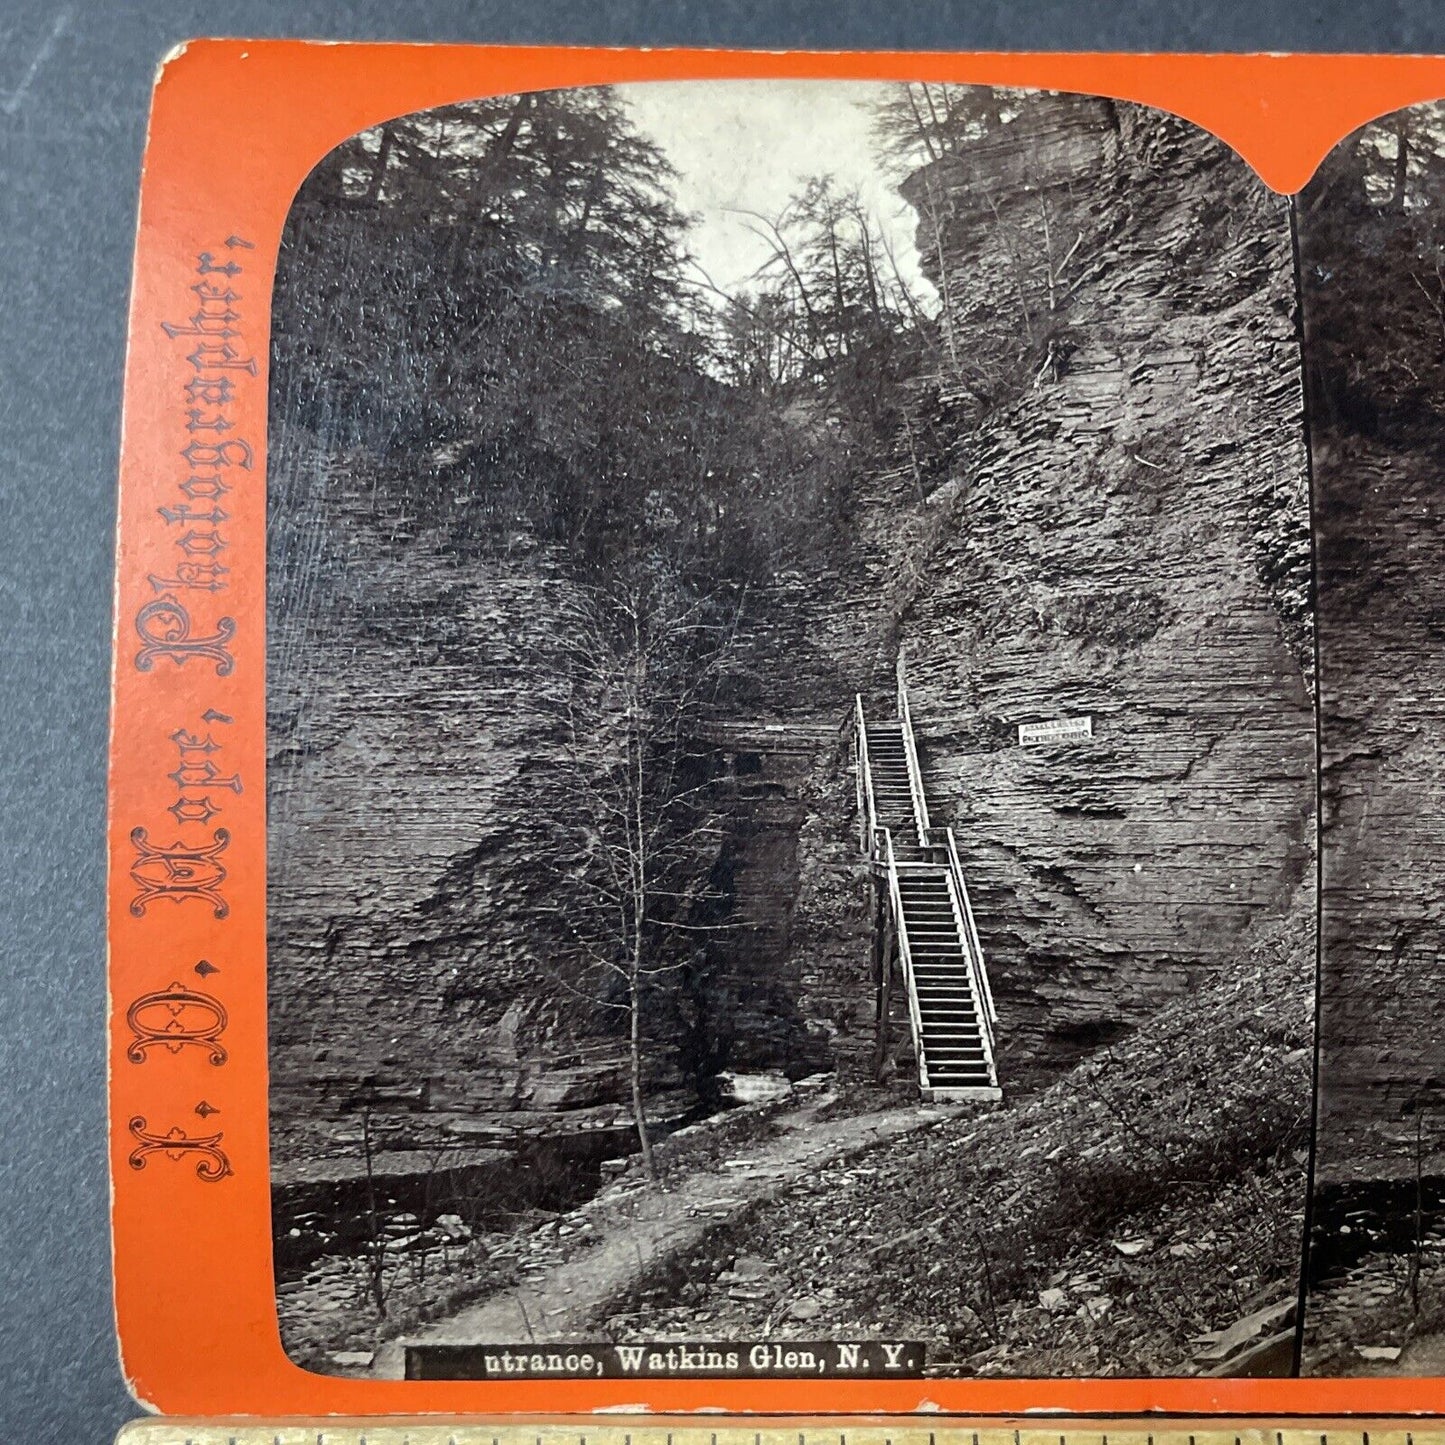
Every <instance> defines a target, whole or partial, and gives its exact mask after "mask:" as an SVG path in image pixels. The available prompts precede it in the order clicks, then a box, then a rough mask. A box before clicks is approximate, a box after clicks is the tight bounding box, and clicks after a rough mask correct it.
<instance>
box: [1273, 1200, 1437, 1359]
mask: <svg viewBox="0 0 1445 1445" xmlns="http://www.w3.org/2000/svg"><path fill="white" fill-rule="evenodd" d="M1300 1373H1301V1374H1304V1375H1439V1374H1442V1373H1445V1229H1442V1228H1441V1227H1439V1226H1436V1227H1435V1228H1433V1229H1432V1230H1431V1231H1430V1232H1429V1234H1428V1235H1427V1237H1426V1238H1425V1239H1424V1241H1423V1242H1422V1246H1421V1250H1420V1258H1419V1260H1418V1261H1417V1260H1416V1259H1415V1256H1414V1253H1413V1252H1411V1253H1408V1254H1391V1253H1377V1254H1368V1255H1366V1256H1365V1257H1364V1258H1363V1259H1361V1260H1360V1261H1359V1262H1358V1263H1357V1264H1356V1265H1355V1266H1354V1267H1353V1268H1352V1269H1351V1270H1350V1271H1349V1272H1348V1273H1347V1274H1346V1275H1344V1277H1343V1278H1341V1279H1337V1280H1331V1281H1330V1282H1328V1283H1327V1284H1325V1285H1323V1286H1321V1287H1319V1288H1317V1289H1316V1290H1315V1291H1314V1292H1313V1293H1312V1294H1311V1295H1310V1299H1309V1307H1308V1309H1307V1310H1306V1312H1305V1330H1304V1347H1303V1352H1302V1355H1301V1360H1300Z"/></svg>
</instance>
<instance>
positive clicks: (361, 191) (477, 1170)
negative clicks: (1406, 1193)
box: [267, 81, 1441, 1379]
mask: <svg viewBox="0 0 1445 1445" xmlns="http://www.w3.org/2000/svg"><path fill="white" fill-rule="evenodd" d="M1402 143H1403V142H1402ZM1412 144H1414V142H1412ZM1415 154H1416V152H1413V151H1412V155H1415ZM1432 154H1433V153H1432ZM1419 155H1422V156H1423V150H1422V151H1421V152H1419ZM1368 159H1369V160H1370V163H1371V164H1372V165H1374V166H1375V170H1376V171H1378V172H1380V174H1385V173H1386V172H1388V170H1389V165H1388V147H1387V146H1386V145H1385V144H1384V142H1381V143H1380V144H1379V145H1378V146H1376V148H1375V150H1374V151H1372V152H1371V154H1370V157H1369V158H1368ZM1381 167H1383V171H1381V169H1380V168H1381ZM1428 169H1429V167H1428V163H1427V162H1426V161H1425V160H1418V159H1417V160H1412V161H1411V163H1410V165H1409V166H1407V170H1408V171H1409V175H1410V177H1411V178H1412V181H1411V183H1413V178H1414V176H1415V175H1416V172H1417V171H1419V172H1420V173H1421V175H1422V176H1423V175H1424V174H1425V173H1426V171H1427V170H1428ZM1429 174H1430V175H1432V176H1433V175H1434V172H1433V171H1429ZM1386 180H1388V176H1386ZM1422 183H1423V182H1422ZM1371 184H1372V185H1374V186H1375V188H1376V189H1378V187H1379V185H1380V184H1382V182H1381V180H1380V175H1378V174H1377V175H1375V178H1374V180H1373V181H1372V182H1371ZM1384 204H1385V203H1383V202H1380V201H1379V199H1378V198H1377V197H1374V196H1373V193H1372V198H1371V200H1370V205H1371V206H1373V207H1374V208H1375V209H1376V210H1380V209H1381V208H1382V206H1384ZM1332 214H1333V213H1332V212H1329V211H1328V208H1327V209H1326V210H1325V211H1322V212H1321V213H1320V216H1318V217H1316V218H1315V220H1314V221H1313V222H1312V223H1311V224H1312V225H1313V226H1315V227H1316V228H1317V235H1318V242H1317V244H1318V245H1324V244H1325V240H1326V238H1325V233H1324V231H1323V230H1318V228H1321V227H1323V226H1324V225H1325V223H1326V220H1327V219H1328V217H1329V216H1330V215H1332ZM1354 214H1355V213H1354V212H1351V213H1350V215H1351V217H1352V218H1354ZM1417 215H1418V213H1417V211H1416V210H1414V209H1412V208H1411V206H1410V205H1409V204H1407V205H1406V206H1405V207H1404V210H1403V212H1398V213H1397V212H1391V213H1390V214H1389V215H1388V216H1386V217H1385V224H1386V225H1387V228H1388V227H1389V226H1401V225H1406V224H1411V225H1413V224H1414V223H1415V220H1416V219H1417ZM1402 217H1403V219H1402ZM1292 219H1293V218H1292V214H1291V204H1290V202H1289V200H1288V199H1287V198H1285V197H1282V196H1280V195H1277V194H1275V193H1273V192H1271V191H1270V190H1268V189H1267V188H1266V187H1265V186H1264V185H1263V184H1262V183H1261V182H1260V180H1259V179H1258V177H1257V176H1256V175H1255V174H1254V173H1253V172H1252V171H1251V170H1250V169H1249V168H1248V166H1247V165H1246V164H1245V163H1244V162H1243V161H1242V160H1240V159H1239V158H1238V157H1237V156H1236V155H1235V154H1234V153H1233V152H1232V151H1231V150H1230V149H1229V148H1228V147H1226V146H1225V145H1224V144H1223V143H1221V142H1220V141H1218V140H1216V139H1214V138H1212V137H1211V136H1210V135H1208V134H1207V133H1206V132H1204V131H1202V130H1200V129H1198V128H1196V127H1194V126H1192V125H1190V124H1188V123H1186V122H1185V121H1183V120H1180V119H1179V118H1177V117H1174V116H1171V115H1169V114H1166V113H1163V112H1160V111H1154V110H1149V109H1145V108H1141V107H1138V106H1134V105H1130V104H1125V103H1122V102H1114V101H1110V100H1107V99H1102V98H1096V97H1090V96H1079V95H1058V94H1050V93H1045V92H1037V91H1030V92H1024V91H1006V90H997V89H989V88H985V87H968V86H959V85H952V84H948V85H944V84H939V83H927V84H924V83H912V84H904V83H889V84H881V83H879V84H874V83H868V84H863V83H852V82H846V83H845V82H838V81H809V82H802V81H797V82H783V81H728V82H710V81H686V82H675V83H674V82H667V83H663V82H653V83H647V84H637V85H621V86H614V87H610V88H594V89H577V90H566V91H546V92H536V93H529V94H517V95H497V96H489V97H487V98H484V99H478V100H473V101H469V102H466V103H463V104H458V105H452V106H448V107H446V108H442V109H436V110H429V111H425V112H421V113H417V114H412V115H405V116H399V117H397V118H395V119H392V120H388V121H387V122H385V123H384V124H380V125H377V126H375V127H374V128H372V129H370V130H367V131H365V132H362V133H360V134H357V135H355V136H354V137H352V138H351V139H349V140H347V141H346V142H345V143H344V144H342V145H340V146H339V147H337V148H336V149H335V150H333V151H332V152H331V153H330V154H328V155H327V156H326V157H325V158H324V159H322V160H321V161H320V163H319V164H318V165H317V166H316V167H315V169H314V170H313V171H312V172H311V174H310V175H309V177H308V178H307V180H306V182H305V184H304V185H303V186H302V188H301V190H300V192H299V193H298V195H297V196H296V198H295V201H294V204H293V205H292V208H291V211H290V214H289V217H288V220H287V223H286V228H285V233H284V238H283V244H282V248H281V254H280V260H279V267H278V273H277V277H276V290H275V300H274V308H273V329H272V339H271V371H270V421H269V441H268V476H267V489H268V490H267V499H268V509H269V515H268V557H267V588H268V592H267V669H268V674H267V689H268V737H267V801H268V910H269V917H268V965H267V967H268V1008H269V1034H270V1039H269V1048H270V1130H271V1163H272V1190H271V1193H272V1208H273V1234H274V1261H275V1273H276V1294H277V1304H278V1312H279V1318H280V1325H281V1333H282V1339H283V1341H284V1344H285V1346H286V1349H287V1351H288V1353H289V1354H290V1356H291V1357H292V1358H293V1359H294V1360H295V1361H297V1362H298V1363H300V1364H302V1365H304V1366H305V1367H307V1368H308V1369H312V1370H317V1371H322V1372H328V1373H336V1374H348V1375H357V1376H366V1377H382V1378H413V1379H438V1378H458V1377H469V1378H493V1377H497V1376H508V1375H509V1374H513V1375H514V1374H516V1373H518V1372H520V1373H521V1374H523V1375H525V1376H526V1377H528V1378H538V1377H555V1376H556V1375H557V1374H558V1373H559V1372H560V1373H561V1374H564V1375H565V1374H568V1372H569V1371H574V1370H575V1372H576V1373H577V1374H578V1375H579V1376H585V1375H588V1374H595V1373H597V1372H599V1371H600V1372H603V1373H608V1374H626V1373H629V1371H631V1372H633V1373H636V1372H637V1371H655V1373H653V1374H650V1375H649V1377H651V1378H655V1377H657V1376H658V1374H661V1375H664V1376H665V1375H668V1374H669V1373H673V1374H676V1373H679V1372H681V1373H683V1374H686V1373H688V1372H689V1371H691V1372H693V1373H697V1372H702V1373H704V1374H706V1373H709V1372H713V1365H712V1364H711V1363H709V1362H712V1361H715V1360H716V1359H719V1358H720V1359H721V1360H722V1361H723V1369H724V1372H727V1366H726V1361H727V1360H728V1359H729V1358H730V1356H732V1355H736V1357H737V1359H738V1361H739V1365H738V1370H737V1373H740V1374H780V1375H784V1376H788V1375H790V1374H796V1373H798V1372H804V1373H806V1372H810V1371H811V1372H817V1373H821V1374H835V1373H842V1374H849V1373H859V1372H868V1371H872V1372H874V1373H880V1372H885V1371H887V1370H890V1369H893V1368H895V1367H898V1368H903V1369H906V1370H907V1371H908V1372H909V1373H912V1374H914V1375H941V1376H950V1377H968V1378H971V1377H997V1376H1013V1377H1044V1376H1108V1375H1130V1376H1138V1375H1193V1376H1208V1375H1214V1376H1226V1375H1232V1376H1258V1375H1278V1374H1287V1373H1290V1372H1291V1371H1293V1370H1294V1369H1295V1368H1296V1365H1297V1349H1298V1332H1299V1329H1300V1318H1299V1310H1298V1297H1299V1288H1300V1266H1301V1259H1302V1250H1303V1231H1304V1227H1305V1208H1306V1200H1307V1196H1308V1185H1307V1178H1308V1165H1309V1158H1310V1142H1311V1124H1312V1110H1313V1101H1312V1091H1311V1090H1312V1063H1313V1052H1312V1044H1313V1029H1314V999H1315V952H1316V942H1317V940H1316V912H1317V903H1318V900H1317V897H1316V892H1315V887H1316V853H1315V838H1316V810H1315V800H1316V767H1315V760H1316V716H1315V701H1314V698H1315V681H1316V679H1315V672H1316V669H1315V638H1314V608H1313V590H1312V585H1311V536H1310V491H1309V487H1310V480H1309V457H1308V452H1307V447H1306V427H1305V419H1304V378H1303V370H1302V359H1301V349H1300V344H1299V315H1298V306H1297V289H1296V270H1295V255H1294V249H1293V230H1292ZM1372 224H1373V221H1371V220H1370V218H1369V217H1368V216H1366V215H1365V214H1364V213H1363V212H1362V213H1361V226H1362V228H1361V229H1359V230H1358V231H1351V230H1349V227H1347V226H1346V227H1343V228H1342V229H1341V230H1340V231H1339V232H1338V235H1337V236H1336V239H1338V240H1339V241H1340V244H1344V245H1348V246H1357V245H1358V246H1366V247H1367V246H1368V245H1370V244H1373V242H1372V241H1371V237H1372V236H1374V234H1375V232H1373V231H1371V230H1370V229H1369V227H1370V225H1372ZM1388 234H1393V232H1389V233H1388ZM1311 244H1316V243H1315V242H1312V243H1311ZM1352 255H1353V252H1352ZM1319 264H1321V265H1328V262H1326V261H1321V262H1320V263H1319ZM1359 264H1360V266H1361V267H1362V268H1363V269H1364V270H1366V271H1368V269H1369V263H1368V262H1366V261H1363V260H1361V261H1360V262H1359ZM1438 275H1439V273H1438V269H1437V270H1436V271H1434V272H1431V273H1430V278H1426V279H1427V280H1428V283H1429V285H1430V286H1434V287H1435V290H1434V291H1433V292H1430V294H1432V295H1438V294H1439V281H1438ZM1431 278H1433V279H1431ZM1395 279H1396V287H1395V289H1397V290H1399V291H1408V289H1409V287H1410V286H1411V284H1412V283H1411V280H1410V276H1409V275H1404V274H1402V275H1401V276H1399V277H1397V278H1395ZM1370 284H1371V286H1372V287H1374V288H1376V289H1377V290H1379V289H1382V288H1384V289H1387V288H1386V278H1385V277H1384V276H1383V275H1376V276H1373V277H1372V278H1371V281H1370ZM1371 294H1374V292H1371ZM1402 304H1405V305H1408V306H1409V307H1410V308H1412V310H1411V314H1412V316H1415V317H1416V319H1417V320H1418V321H1419V322H1420V328H1421V329H1420V333H1419V339H1420V343H1421V345H1422V346H1426V344H1427V342H1428V345H1429V346H1431V347H1434V348H1436V350H1435V351H1432V352H1431V353H1430V356H1431V358H1432V359H1430V360H1429V361H1428V362H1420V363H1419V364H1418V365H1417V363H1415V362H1411V363H1410V364H1411V365H1414V366H1416V369H1417V370H1419V369H1420V366H1425V365H1428V366H1430V367H1438V366H1439V365H1440V360H1439V353H1438V348H1439V346H1440V335H1441V333H1440V330H1439V321H1438V315H1436V313H1433V312H1427V310H1426V309H1424V305H1425V303H1424V302H1423V301H1420V302H1417V301H1416V300H1415V299H1414V298H1413V297H1409V296H1407V297H1406V298H1405V300H1404V302H1402ZM1431 317H1434V319H1433V320H1430V318H1431ZM1427 320H1430V325H1433V326H1434V327H1435V330H1434V331H1433V332H1430V331H1429V327H1428V326H1426V324H1425V323H1426V321H1427ZM1427 333H1428V336H1427ZM1339 344H1340V345H1341V346H1342V347H1343V346H1345V345H1347V343H1345V342H1342V343H1339ZM1406 360H1408V358H1403V357H1392V358H1391V359H1390V361H1389V364H1390V365H1391V366H1394V365H1396V364H1397V363H1398V365H1400V366H1403V365H1404V364H1405V361H1406ZM1381 365H1382V367H1383V366H1384V365H1385V363H1384V362H1383V361H1382V363H1381ZM1391 375H1393V372H1392V373H1391ZM1368 380H1369V378H1368V377H1367V378H1366V381H1368ZM1364 384H1365V383H1363V382H1357V381H1351V382H1350V383H1349V386H1350V387H1351V388H1354V389H1353V390H1350V391H1349V396H1350V397H1351V398H1357V397H1358V396H1359V388H1360V387H1361V386H1363V385H1364ZM1420 457H1421V460H1422V464H1423V459H1424V457H1425V453H1424V451H1423V450H1422V451H1421V453H1420ZM1419 560H1420V564H1421V565H1422V566H1423V565H1425V559H1424V558H1421V559H1419ZM1430 585H1433V582H1431V584H1430ZM1329 675H1330V674H1329V672H1328V671H1327V672H1326V677H1327V678H1328V677H1329ZM1412 675H1413V674H1412ZM1362 746H1367V745H1366V744H1362ZM1430 906H1435V905H1434V903H1433V900H1431V901H1430ZM1412 1087H1413V1085H1412ZM1391 1157H1392V1158H1394V1156H1393V1155H1392V1156H1391ZM1400 1157H1401V1159H1403V1158H1404V1156H1403V1155H1401V1156H1400ZM1391 1167H1392V1169H1393V1168H1395V1166H1394V1165H1392V1166H1391ZM1399 1167H1400V1168H1404V1167H1405V1166H1404V1164H1400V1166H1399ZM1371 1177H1372V1178H1373V1176H1371ZM1402 1177H1404V1176H1403V1175H1401V1174H1399V1170H1398V1169H1396V1170H1395V1173H1394V1174H1391V1175H1390V1178H1392V1179H1398V1178H1402ZM1341 1178H1344V1176H1343V1175H1342V1176H1341ZM584 1357H585V1360H586V1361H587V1362H588V1363H586V1364H585V1365H584V1364H583V1363H582V1362H583V1360H584ZM554 1360H555V1361H556V1362H557V1363H556V1364H555V1365H554V1363H553V1361H554ZM669 1360H671V1361H673V1363H672V1364H669V1363H668V1361H669ZM508 1361H512V1362H514V1363H513V1364H508V1363H507V1362H508ZM569 1361H571V1362H572V1363H571V1364H570V1365H569V1363H568V1362H569ZM629 1361H635V1362H638V1363H637V1364H636V1368H635V1369H633V1367H631V1366H629V1364H628V1362H629ZM689 1362H693V1363H689ZM697 1362H701V1363H697Z"/></svg>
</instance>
